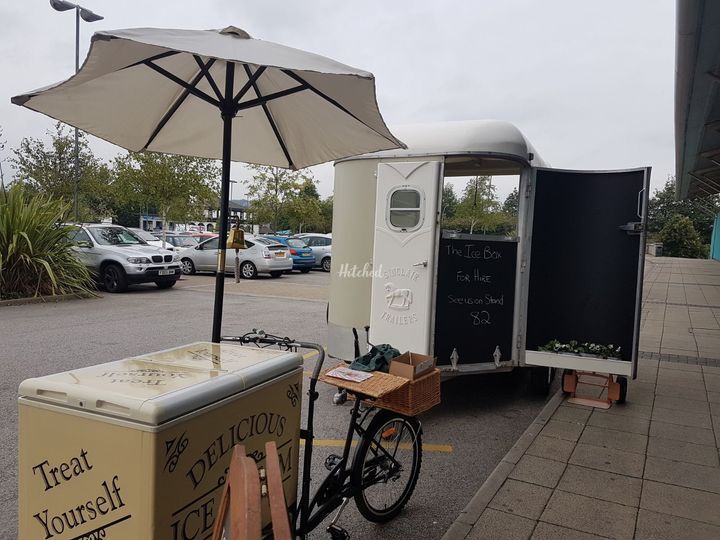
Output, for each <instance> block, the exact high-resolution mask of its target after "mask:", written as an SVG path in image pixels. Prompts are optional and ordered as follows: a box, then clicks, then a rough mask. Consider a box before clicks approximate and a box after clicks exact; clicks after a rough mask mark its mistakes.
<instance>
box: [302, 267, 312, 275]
mask: <svg viewBox="0 0 720 540" xmlns="http://www.w3.org/2000/svg"><path fill="white" fill-rule="evenodd" d="M310 270H311V268H301V269H300V271H301V272H302V273H303V274H307V273H308V272H309V271H310Z"/></svg>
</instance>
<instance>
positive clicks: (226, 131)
mask: <svg viewBox="0 0 720 540" xmlns="http://www.w3.org/2000/svg"><path fill="white" fill-rule="evenodd" d="M234 79H235V64H234V63H233V62H226V66H225V98H224V99H223V102H222V109H221V116H222V120H223V150H222V180H221V187H220V236H219V242H218V249H219V251H218V266H217V274H216V275H215V307H214V308H213V326H212V341H213V343H220V334H221V332H222V313H223V294H224V293H225V248H226V247H227V235H228V206H229V204H228V202H229V199H230V159H231V157H232V155H231V154H232V121H233V118H234V117H235V114H236V112H235V105H234V103H233V81H234Z"/></svg>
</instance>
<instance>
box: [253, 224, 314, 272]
mask: <svg viewBox="0 0 720 540" xmlns="http://www.w3.org/2000/svg"><path fill="white" fill-rule="evenodd" d="M263 238H267V239H268V240H274V241H276V242H280V243H281V244H284V245H286V246H287V247H288V248H289V249H290V255H291V256H292V261H293V270H300V271H301V272H302V273H303V274H306V273H308V272H309V271H310V270H311V269H312V267H313V266H315V256H314V255H313V252H312V249H310V248H309V247H308V245H307V244H306V243H305V241H304V240H301V239H300V238H288V237H287V236H274V235H267V234H266V235H263Z"/></svg>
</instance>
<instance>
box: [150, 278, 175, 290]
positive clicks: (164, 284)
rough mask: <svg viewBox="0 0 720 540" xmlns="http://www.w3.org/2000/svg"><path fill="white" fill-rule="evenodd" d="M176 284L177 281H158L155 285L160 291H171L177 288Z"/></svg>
mask: <svg viewBox="0 0 720 540" xmlns="http://www.w3.org/2000/svg"><path fill="white" fill-rule="evenodd" d="M175 283H177V281H175V280H172V281H170V280H164V281H156V282H155V285H157V288H158V289H170V288H172V287H174V286H175Z"/></svg>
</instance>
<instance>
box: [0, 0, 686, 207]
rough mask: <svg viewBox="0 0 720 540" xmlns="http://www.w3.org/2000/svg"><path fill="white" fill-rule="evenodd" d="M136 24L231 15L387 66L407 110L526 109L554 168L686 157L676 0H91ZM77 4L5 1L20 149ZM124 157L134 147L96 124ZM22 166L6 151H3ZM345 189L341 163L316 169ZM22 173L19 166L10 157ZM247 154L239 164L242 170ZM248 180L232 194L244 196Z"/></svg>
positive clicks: (386, 101) (664, 169) (5, 98)
mask: <svg viewBox="0 0 720 540" xmlns="http://www.w3.org/2000/svg"><path fill="white" fill-rule="evenodd" d="M82 5H83V6H84V7H87V8H89V9H91V10H93V11H95V12H97V13H99V14H101V15H103V16H104V17H105V19H104V20H102V21H100V22H96V23H91V24H90V23H85V22H83V21H81V33H80V56H81V64H82V60H83V59H84V57H85V54H86V53H87V49H88V46H89V43H90V36H91V34H92V32H95V31H98V30H104V29H116V28H129V27H164V28H193V29H207V28H223V27H225V26H229V25H234V26H237V27H239V28H242V29H244V30H246V31H247V32H248V33H249V34H250V35H252V36H253V37H257V38H261V39H265V40H269V41H275V42H278V43H282V44H284V45H289V46H292V47H296V48H299V49H305V50H309V51H312V52H315V53H318V54H322V55H325V56H329V57H331V58H333V59H336V60H338V61H340V62H343V63H345V64H349V65H351V66H355V67H358V68H362V69H365V70H367V71H371V72H373V73H374V74H375V77H376V84H377V92H378V101H379V104H380V110H381V112H382V113H383V116H384V117H385V120H386V121H387V123H388V124H389V125H390V127H391V128H392V125H393V124H408V123H414V122H433V121H446V120H470V119H486V118H496V119H500V120H507V121H510V122H512V123H514V124H515V125H516V126H517V127H519V128H520V130H521V131H522V132H523V133H524V134H525V136H526V137H527V138H528V139H529V140H530V141H532V143H533V145H534V146H535V148H536V149H537V151H538V153H539V154H540V155H542V156H543V158H544V159H545V160H546V161H548V162H550V163H551V164H552V165H553V166H555V167H560V168H573V169H616V168H629V167H636V166H645V165H650V166H652V167H653V173H652V178H653V179H652V186H653V189H655V188H658V187H661V186H662V185H664V183H665V181H666V178H667V175H668V174H673V171H674V166H675V164H674V161H675V160H674V149H673V80H674V61H675V1H674V0H632V1H628V0H604V1H602V2H590V1H587V2H579V1H577V0H462V1H454V0H453V1H450V0H446V1H443V0H393V1H388V0H384V1H381V0H362V1H344V2H339V1H337V0H303V1H302V2H301V1H295V0H285V1H279V0H257V1H256V0H205V1H202V2H198V1H197V0H194V1H190V0H153V1H148V0H142V1H141V0H122V1H118V0H112V1H110V0H84V1H83V2H82ZM74 41H75V20H74V14H73V12H70V11H69V12H63V13H61V12H56V11H54V10H53V9H52V8H51V7H50V5H49V2H48V1H47V0H1V1H0V126H2V128H3V132H4V138H5V139H6V140H7V143H8V144H7V147H6V149H5V151H4V152H2V153H1V154H0V159H4V160H6V159H7V158H8V157H9V156H10V149H11V148H14V147H17V146H18V144H19V142H20V140H21V139H22V138H23V137H46V130H48V129H49V128H51V127H52V124H53V121H52V120H50V119H49V118H46V117H45V116H43V115H41V114H38V113H35V112H32V111H30V110H28V109H24V108H21V107H17V106H15V105H11V104H10V97H11V96H13V95H17V94H20V93H22V92H25V91H28V90H33V89H35V88H38V87H41V86H45V85H47V84H50V83H53V82H57V81H60V80H62V79H65V78H67V77H69V76H70V75H71V74H72V73H73V71H74ZM90 140H91V144H92V147H93V149H94V151H95V152H96V153H97V154H98V155H99V156H100V157H102V158H103V159H107V160H109V159H111V158H112V157H113V156H114V155H116V154H118V153H120V152H124V151H123V150H122V149H120V148H118V147H116V146H113V145H110V144H108V143H105V142H103V141H100V140H98V139H96V138H94V137H90ZM3 169H4V170H5V171H6V173H7V172H9V171H8V169H9V167H8V164H7V163H4V164H3ZM315 171H316V176H317V177H318V179H319V180H320V192H321V193H322V194H323V195H329V194H330V193H331V192H332V168H331V167H330V166H321V167H319V168H316V169H315ZM10 172H11V171H10ZM242 176H243V173H242V172H241V171H240V166H236V165H234V168H233V177H235V178H242ZM242 191H243V188H242V187H235V192H234V193H233V196H234V197H235V198H239V197H240V196H242Z"/></svg>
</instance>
